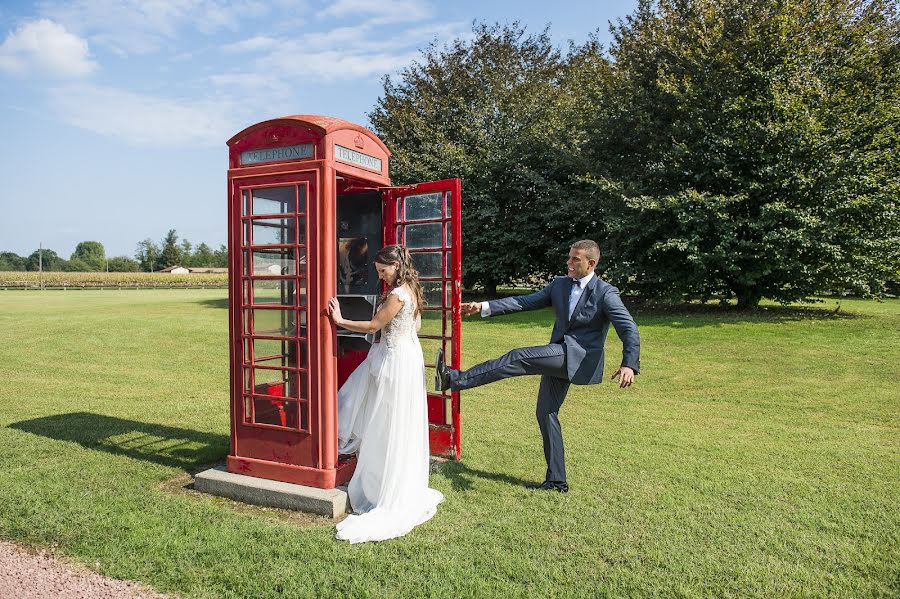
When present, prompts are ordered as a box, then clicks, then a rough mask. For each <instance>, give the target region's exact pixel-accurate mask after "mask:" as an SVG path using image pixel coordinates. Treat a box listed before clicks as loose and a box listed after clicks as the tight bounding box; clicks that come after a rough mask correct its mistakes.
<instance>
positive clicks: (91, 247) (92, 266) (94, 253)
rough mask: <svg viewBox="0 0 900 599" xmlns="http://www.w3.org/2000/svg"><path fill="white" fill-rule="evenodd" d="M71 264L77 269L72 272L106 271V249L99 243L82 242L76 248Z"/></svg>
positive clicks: (71, 257) (70, 258)
mask: <svg viewBox="0 0 900 599" xmlns="http://www.w3.org/2000/svg"><path fill="white" fill-rule="evenodd" d="M69 262H70V263H72V264H73V265H77V267H74V266H73V268H72V270H80V271H95V272H96V271H101V270H106V249H104V247H103V244H102V243H100V242H99V241H82V242H81V243H79V244H78V245H77V246H75V251H74V252H72V255H71V256H69Z"/></svg>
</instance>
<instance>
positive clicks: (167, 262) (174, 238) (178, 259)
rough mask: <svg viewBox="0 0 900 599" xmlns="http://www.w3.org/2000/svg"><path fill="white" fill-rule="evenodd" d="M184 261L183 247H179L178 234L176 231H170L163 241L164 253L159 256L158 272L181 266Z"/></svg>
mask: <svg viewBox="0 0 900 599" xmlns="http://www.w3.org/2000/svg"><path fill="white" fill-rule="evenodd" d="M183 259H184V256H183V255H182V253H181V247H180V246H179V245H178V234H177V233H176V232H175V229H169V232H168V233H166V236H165V237H163V240H162V252H161V253H160V255H159V264H158V265H157V270H159V269H162V268H168V267H169V266H176V265H180V264H181V263H182V261H183Z"/></svg>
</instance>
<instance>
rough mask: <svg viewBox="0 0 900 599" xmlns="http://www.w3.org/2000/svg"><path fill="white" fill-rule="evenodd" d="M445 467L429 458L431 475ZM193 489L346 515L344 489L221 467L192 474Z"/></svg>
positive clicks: (331, 515) (333, 515) (347, 506)
mask: <svg viewBox="0 0 900 599" xmlns="http://www.w3.org/2000/svg"><path fill="white" fill-rule="evenodd" d="M446 463H447V460H446V459H445V458H441V457H437V456H431V461H430V470H431V472H438V471H439V470H440V469H441V468H442V467H443V466H444V464H446ZM194 488H195V489H196V490H198V491H200V492H202V493H209V494H210V495H216V496H217V497H227V498H229V499H234V500H235V501H240V502H242V503H249V504H252V505H262V506H265V507H277V508H282V509H286V510H296V511H298V512H307V513H311V514H318V515H320V516H328V517H329V518H338V517H340V516H343V515H344V514H347V513H350V498H349V497H348V496H347V486H346V485H343V486H340V487H337V488H334V489H319V488H317V487H306V486H303V485H295V484H292V483H283V482H281V481H277V480H269V479H267V478H257V477H255V476H245V475H243V474H234V473H233V472H228V471H226V470H225V466H218V467H216V468H210V469H209V470H204V471H203V472H200V473H198V474H196V475H195V476H194Z"/></svg>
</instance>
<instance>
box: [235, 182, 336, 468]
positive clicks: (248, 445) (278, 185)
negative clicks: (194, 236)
mask: <svg viewBox="0 0 900 599" xmlns="http://www.w3.org/2000/svg"><path fill="white" fill-rule="evenodd" d="M315 187H316V179H315V177H314V175H311V174H296V175H277V176H269V177H263V178H256V179H253V180H252V181H247V182H244V181H240V182H238V181H236V182H235V183H234V188H233V191H232V193H233V194H234V195H233V197H234V198H236V199H237V201H239V202H240V219H239V220H238V219H234V222H233V223H232V231H231V246H230V247H231V248H232V250H233V251H232V256H231V260H232V268H231V272H232V280H231V296H232V308H233V309H232V318H233V321H232V329H233V331H234V332H235V333H236V334H235V336H234V339H235V343H234V344H233V347H232V352H233V356H232V364H233V369H234V370H233V373H232V375H233V380H234V381H235V385H237V386H236V387H235V388H234V389H233V390H232V393H233V395H232V402H233V403H232V409H233V410H234V415H235V417H234V418H233V421H232V426H233V427H234V429H235V430H236V431H239V432H240V434H239V435H234V434H232V455H235V456H240V457H241V458H251V459H259V460H271V459H272V455H273V453H274V452H275V450H273V447H280V448H284V449H283V451H282V450H278V451H280V452H281V453H280V454H279V460H278V461H280V462H283V463H286V464H306V465H315V464H316V463H317V461H318V459H319V455H318V448H317V446H316V442H315V441H316V439H312V438H311V437H310V433H311V432H312V428H311V426H310V413H311V410H314V409H315V407H316V406H314V405H311V403H313V402H314V399H313V397H314V395H313V394H311V393H310V390H311V389H314V388H315V385H316V381H315V380H310V372H313V373H315V372H316V371H317V368H316V365H317V363H318V362H317V360H318V359H319V356H318V352H317V351H316V348H315V347H310V346H309V344H308V339H309V338H310V335H309V334H308V326H307V318H306V313H307V310H308V308H309V306H308V305H307V297H308V296H310V297H314V294H315V292H316V289H315V279H314V278H309V277H307V274H308V272H315V268H316V267H317V262H316V259H317V256H316V252H315V251H314V247H315V239H313V240H310V239H309V235H310V232H314V231H315V230H316V227H317V223H316V222H315V218H316V216H317V215H316V209H315V201H314V199H315V197H316V195H315V194H316V189H315ZM311 241H312V243H311ZM308 248H309V249H311V250H312V251H308ZM309 287H312V288H311V289H310V288H309ZM311 322H312V323H313V324H314V323H315V322H316V321H315V319H311ZM313 378H314V377H313Z"/></svg>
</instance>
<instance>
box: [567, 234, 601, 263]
mask: <svg viewBox="0 0 900 599" xmlns="http://www.w3.org/2000/svg"><path fill="white" fill-rule="evenodd" d="M570 248H571V249H573V250H581V251H583V252H584V253H585V254H587V257H588V260H594V261H595V262H600V246H599V245H597V242H596V241H593V240H591V239H582V240H581V241H576V242H575V243H573V244H572V245H571V246H570Z"/></svg>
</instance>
